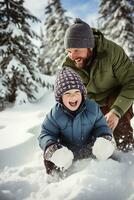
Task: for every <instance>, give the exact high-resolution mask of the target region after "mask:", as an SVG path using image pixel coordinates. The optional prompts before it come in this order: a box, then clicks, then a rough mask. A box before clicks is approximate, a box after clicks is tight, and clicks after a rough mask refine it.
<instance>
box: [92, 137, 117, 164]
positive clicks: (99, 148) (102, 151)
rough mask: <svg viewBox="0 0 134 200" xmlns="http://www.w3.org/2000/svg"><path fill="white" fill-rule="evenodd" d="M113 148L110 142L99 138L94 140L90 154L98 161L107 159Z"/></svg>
mask: <svg viewBox="0 0 134 200" xmlns="http://www.w3.org/2000/svg"><path fill="white" fill-rule="evenodd" d="M114 150H115V147H114V145H113V144H112V142H111V141H109V140H106V139H105V138H102V137H99V138H97V139H96V141H95V143H94V146H93V149H92V152H93V154H94V155H95V156H96V158H98V159H99V160H106V159H108V158H109V157H110V156H111V155H112V154H113V152H114Z"/></svg>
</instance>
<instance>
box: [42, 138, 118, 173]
mask: <svg viewBox="0 0 134 200" xmlns="http://www.w3.org/2000/svg"><path fill="white" fill-rule="evenodd" d="M114 150H115V144H113V141H112V137H111V136H109V135H107V136H102V137H98V138H97V139H96V141H95V143H94V145H93V147H92V154H93V155H94V156H95V157H96V158H97V159H99V160H106V159H108V158H109V157H110V156H112V154H113V152H114ZM89 156H90V155H89ZM73 159H74V155H73V153H72V151H71V150H69V149H68V148H67V147H65V146H63V145H61V144H59V143H54V144H51V145H50V146H48V147H47V149H46V151H45V152H44V164H45V167H46V171H47V173H48V174H51V172H52V171H53V170H54V169H56V170H58V171H64V170H66V169H68V168H69V167H70V166H71V165H72V162H73Z"/></svg>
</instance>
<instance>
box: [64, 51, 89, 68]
mask: <svg viewBox="0 0 134 200" xmlns="http://www.w3.org/2000/svg"><path fill="white" fill-rule="evenodd" d="M67 53H68V56H69V58H70V59H71V60H73V61H74V62H75V65H76V67H78V68H84V66H85V64H86V61H87V59H88V58H89V57H90V56H91V55H92V49H87V48H71V49H67Z"/></svg>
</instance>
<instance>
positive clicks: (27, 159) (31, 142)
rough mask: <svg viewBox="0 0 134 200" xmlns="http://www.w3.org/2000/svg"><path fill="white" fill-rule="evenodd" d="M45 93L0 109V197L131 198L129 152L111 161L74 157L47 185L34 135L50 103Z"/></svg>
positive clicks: (133, 159) (133, 157)
mask: <svg viewBox="0 0 134 200" xmlns="http://www.w3.org/2000/svg"><path fill="white" fill-rule="evenodd" d="M54 103H55V101H54V96H53V93H52V92H50V91H45V92H44V96H43V97H42V98H40V101H39V102H38V103H34V104H30V103H27V104H21V105H20V104H19V105H18V104H17V105H16V104H15V105H14V106H12V107H9V108H7V109H6V110H5V111H2V112H0V200H15V199H16V200H53V199H54V200H61V199H63V200H81V199H83V200H89V199H91V200H107V199H109V200H113V199H114V200H134V151H132V152H129V153H119V152H116V155H117V156H119V157H120V162H117V161H115V160H112V159H108V160H102V161H99V160H94V159H91V158H89V159H83V160H80V161H76V162H74V163H73V164H72V166H71V167H70V168H69V169H68V172H65V177H64V178H63V179H60V180H59V181H56V180H55V181H53V182H52V183H48V178H49V177H48V175H46V172H45V169H44V166H43V157H42V153H43V152H42V150H41V149H40V148H39V146H38V140H37V137H38V135H39V133H40V126H41V123H42V122H43V119H44V117H45V115H46V113H48V112H49V111H50V108H51V107H52V106H53V105H54Z"/></svg>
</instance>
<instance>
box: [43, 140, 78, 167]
mask: <svg viewBox="0 0 134 200" xmlns="http://www.w3.org/2000/svg"><path fill="white" fill-rule="evenodd" d="M44 158H45V160H47V161H50V162H51V163H53V164H54V165H55V168H56V167H57V168H58V169H60V170H62V171H64V170H66V169H68V168H69V167H70V166H71V165H72V161H73V158H74V156H73V153H72V151H71V150H69V149H68V148H67V147H64V146H62V145H61V144H59V143H55V144H52V145H50V146H49V147H48V148H47V150H46V152H45V155H44Z"/></svg>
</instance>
